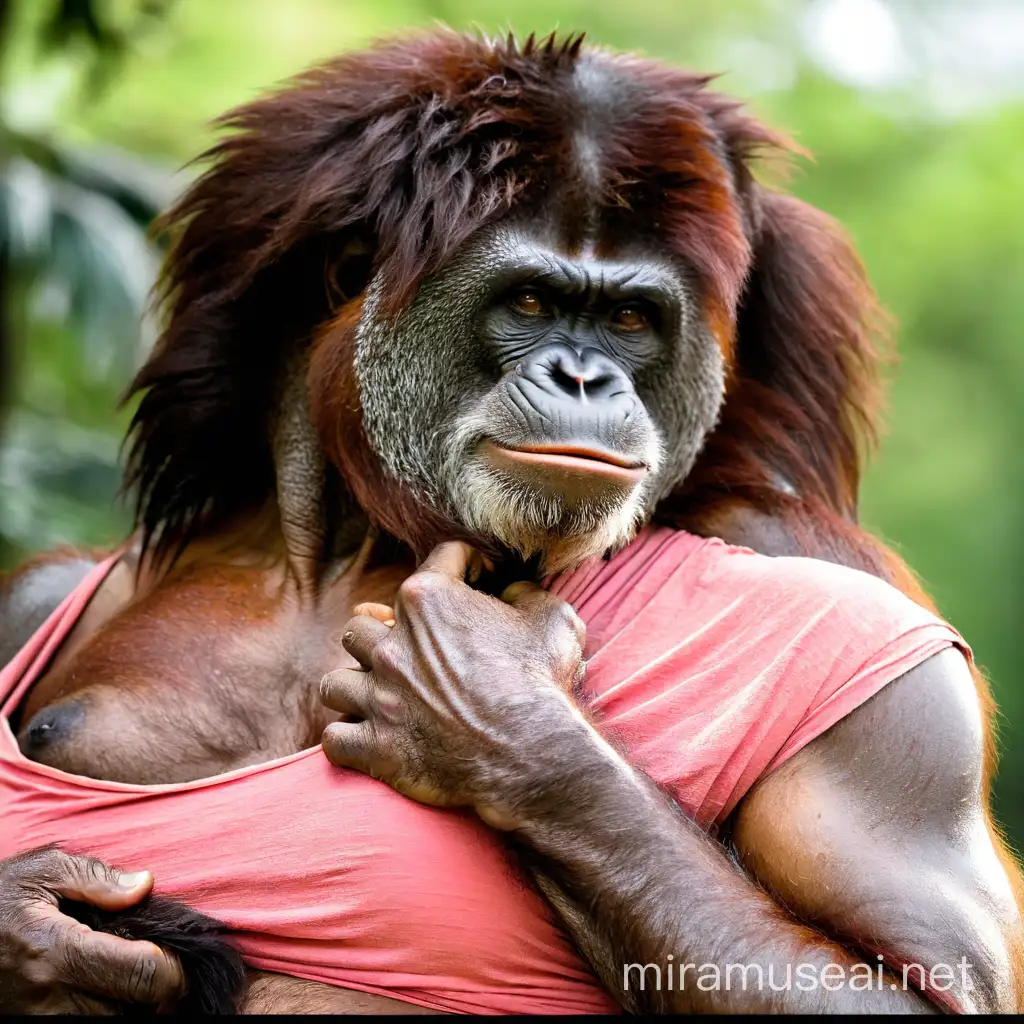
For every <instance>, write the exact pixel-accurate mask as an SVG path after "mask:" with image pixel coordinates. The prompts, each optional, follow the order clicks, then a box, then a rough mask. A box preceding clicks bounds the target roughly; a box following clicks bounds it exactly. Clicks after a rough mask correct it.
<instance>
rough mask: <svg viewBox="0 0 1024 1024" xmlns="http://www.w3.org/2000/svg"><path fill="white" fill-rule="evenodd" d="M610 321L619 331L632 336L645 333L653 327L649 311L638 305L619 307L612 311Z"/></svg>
mask: <svg viewBox="0 0 1024 1024" xmlns="http://www.w3.org/2000/svg"><path fill="white" fill-rule="evenodd" d="M609 319H610V320H611V322H612V324H613V325H614V326H615V327H616V328H617V329H618V330H620V331H626V332H627V333H630V334H633V333H636V332H637V331H645V330H647V328H648V327H650V326H651V318H650V316H648V314H647V311H646V310H645V309H643V308H642V307H641V306H636V305H628V304H627V305H624V306H618V307H617V308H615V309H613V310H612V313H611V317H610V318H609Z"/></svg>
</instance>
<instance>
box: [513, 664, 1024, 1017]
mask: <svg viewBox="0 0 1024 1024" xmlns="http://www.w3.org/2000/svg"><path fill="white" fill-rule="evenodd" d="M592 749H593V752H592V753H590V754H588V753H587V752H586V742H585V741H581V742H580V743H579V745H578V751H579V752H578V754H577V757H578V758H579V759H580V761H581V762H583V763H584V764H585V765H586V768H585V770H577V772H576V773H575V777H574V780H573V781H572V782H571V783H570V781H569V780H565V784H566V785H571V790H570V791H569V793H568V794H567V797H568V798H567V799H565V798H564V799H563V800H562V801H561V802H560V804H559V805H558V806H557V807H556V808H554V809H553V810H552V811H551V812H549V813H546V814H543V815H540V816H538V818H537V819H536V820H533V821H530V822H528V823H526V824H525V825H524V826H523V827H522V828H520V829H519V830H518V836H519V838H520V840H521V841H522V842H524V843H525V844H526V846H527V847H528V849H530V850H531V851H532V852H533V854H534V855H536V856H537V857H538V858H539V863H540V865H541V867H542V869H543V871H544V872H545V873H546V874H547V875H548V876H549V877H550V878H551V879H553V880H555V883H556V887H557V888H553V889H552V891H551V892H550V893H549V895H551V896H552V898H553V902H554V903H555V906H556V907H557V908H558V909H559V910H560V912H561V913H562V914H563V916H564V918H565V920H566V923H567V925H568V926H569V928H570V930H571V931H572V932H573V933H574V934H575V935H576V936H577V938H578V941H580V942H581V944H582V945H584V946H585V947H586V952H587V953H588V954H589V955H590V957H591V959H592V960H593V962H594V963H595V966H596V967H597V968H598V970H599V971H600V973H601V974H602V977H603V980H604V981H605V983H606V985H608V987H609V988H610V989H611V991H613V992H615V993H616V994H617V995H620V996H623V997H624V1004H625V1005H626V1006H627V1007H629V1008H631V1009H634V1010H638V1011H654V1012H658V1011H661V1012H664V1011H709V1010H717V1011H729V1012H736V1011H744V1010H746V1011H752V1012H757V1011H761V1012H765V1011H772V1012H857V1011H861V1012H887V1011H898V1012H899V1011H902V1012H927V1011H928V1010H930V1009H933V1008H934V1004H938V1005H940V1006H944V1007H945V1008H949V1009H953V1008H961V1009H965V1010H980V1011H995V1010H1001V1011H1004V1012H1013V1011H1015V1010H1017V1009H1018V998H1017V994H1016V993H1015V991H1014V977H1013V975H1014V972H1015V970H1018V969H1019V968H1020V934H1021V923H1020V919H1019V915H1018V911H1017V908H1016V905H1015V903H1014V900H1013V896H1012V893H1011V891H1010V887H1009V883H1008V881H1007V878H1006V875H1005V874H1004V872H1003V870H1002V868H1001V866H1000V863H999V860H998V858H997V856H996V852H995V849H994V847H993V844H992V842H991V839H990V837H989V833H988V829H987V824H986V820H985V814H984V807H983V799H982V792H981V779H982V776H981V756H982V751H981V723H980V716H979V713H978V710H977V702H976V698H975V692H974V687H973V684H972V680H971V677H970V674H969V672H968V670H967V667H966V664H965V662H964V661H963V658H962V656H961V655H960V654H959V652H957V651H955V650H949V651H946V652H944V653H942V654H940V655H937V656H935V657H934V658H932V659H930V660H929V661H928V662H926V663H924V664H923V665H921V666H919V667H918V668H917V669H914V670H913V671H912V672H909V673H907V674H906V675H905V676H903V677H902V678H901V679H900V680H897V681H896V682H894V683H892V684H890V686H888V687H887V688H886V689H885V690H883V691H882V692H881V693H879V694H878V695H877V696H876V697H874V698H873V699H872V700H870V701H868V702H867V703H866V704H865V705H864V706H863V707H861V708H860V709H859V710H857V711H856V712H854V713H853V714H851V715H850V716H849V717H848V718H847V719H845V720H844V721H842V722H840V723H839V724H838V725H837V726H835V727H834V728H833V729H832V730H830V731H829V732H828V733H826V734H825V735H824V736H822V737H820V738H819V739H818V740H816V741H815V742H814V743H812V744H810V745H808V746H807V747H806V748H805V749H804V750H803V751H801V752H800V753H798V754H797V755H796V756H795V757H793V758H792V759H791V760H790V761H789V762H788V763H787V764H785V765H783V766H782V767H781V768H780V769H779V770H777V771H776V772H774V773H773V774H772V775H770V776H769V777H767V778H766V779H764V780H763V781H762V782H761V783H760V784H759V785H758V786H757V787H756V788H755V789H754V790H753V791H752V792H751V793H750V794H749V795H748V796H747V798H746V799H745V800H744V801H743V803H742V804H741V805H740V807H739V809H738V811H737V813H736V816H735V827H734V842H735V848H736V852H737V855H738V860H739V862H740V864H737V863H735V862H734V861H733V860H731V859H730V858H729V857H728V856H727V855H726V852H725V850H724V849H723V848H722V847H721V846H720V845H719V844H717V843H715V842H713V841H712V840H710V839H709V838H707V837H706V836H705V835H704V834H703V833H702V832H701V831H700V830H699V829H698V828H697V827H696V826H695V825H693V824H692V823H691V822H690V821H688V820H687V819H685V818H684V817H683V816H681V815H680V814H678V813H676V812H674V811H673V809H672V808H671V807H670V806H669V803H668V801H667V800H666V799H665V798H664V797H663V796H662V795H661V794H660V793H659V792H658V791H657V790H655V789H654V787H653V786H651V785H650V784H649V783H647V782H646V780H644V779H643V778H642V777H640V776H639V775H638V774H636V773H634V772H632V771H625V770H623V768H622V766H621V765H616V764H614V763H613V762H612V760H611V759H610V758H608V757H607V756H602V755H597V756H595V755H596V752H597V751H598V750H599V748H598V747H597V745H593V748H592ZM578 767H583V765H579V766H578ZM740 865H742V867H741V866H740ZM669 954H672V955H673V959H674V965H675V975H676V979H677V981H676V991H673V992H669V991H665V987H666V986H665V983H664V982H665V977H667V965H668V963H669V962H670V961H669V960H668V959H667V958H668V955H669ZM877 954H882V955H883V956H884V962H885V964H886V965H887V966H888V967H890V968H892V973H891V974H887V975H886V976H885V977H884V981H883V982H882V983H881V985H880V983H879V975H878V970H877V965H878V959H877ZM964 958H966V963H967V965H969V966H967V968H966V985H965V983H964V981H965V973H964V967H963V966H962V964H963V961H964ZM864 961H866V962H868V963H869V964H870V965H871V966H872V968H873V975H874V977H873V980H872V987H871V989H870V990H868V989H867V987H866V982H865V978H866V976H867V971H866V970H865V969H864V968H859V969H858V972H859V974H860V981H859V982H854V984H852V985H851V984H850V983H849V981H845V982H844V981H843V980H841V979H842V978H843V977H845V978H846V979H850V978H851V971H850V969H851V968H852V967H853V966H854V964H856V963H858V962H864ZM631 963H639V964H657V965H659V967H660V969H661V972H662V975H663V986H662V991H660V992H658V991H656V990H654V987H653V984H652V982H653V980H654V972H653V971H651V970H648V971H647V975H646V979H645V982H646V984H645V987H644V990H643V991H640V990H639V981H640V979H639V970H638V969H634V970H633V971H632V972H631V981H630V989H629V991H628V992H624V973H623V972H624V965H626V964H631ZM685 964H694V965H697V966H696V967H695V968H693V969H691V970H690V971H688V972H687V973H686V974H685V976H684V982H685V984H684V986H683V987H682V988H681V989H680V987H679V983H678V978H679V971H680V970H681V969H683V968H681V966H680V965H685ZM705 964H711V965H715V967H716V968H717V973H718V975H719V977H720V984H719V985H717V986H714V987H712V986H713V982H714V977H715V974H716V971H715V970H713V969H711V968H705V969H704V971H703V973H704V975H705V977H706V978H708V979H709V980H707V981H706V982H705V985H706V986H707V988H708V990H707V991H702V990H701V988H700V985H699V984H698V977H699V972H698V968H700V967H701V965H705ZM728 964H734V965H749V966H747V967H746V970H743V969H742V968H734V969H733V971H732V972H728V971H727V965H728ZM800 964H808V965H812V966H811V967H809V968H804V972H805V974H804V977H806V978H813V979H822V980H821V981H820V983H819V982H815V983H814V984H813V987H812V984H811V983H810V982H809V981H808V982H805V988H806V989H807V990H806V991H801V990H799V987H798V985H797V981H798V979H799V977H800V975H799V974H797V973H794V976H793V982H792V983H791V984H790V986H789V987H788V990H786V991H777V992H775V991H771V990H770V988H769V985H768V982H769V979H770V978H773V979H774V981H775V984H776V986H777V987H786V986H785V979H786V978H787V970H788V969H792V970H793V971H794V972H796V970H797V965H800ZM830 964H833V965H838V966H837V967H831V968H829V967H828V965H830ZM905 964H920V965H922V967H923V968H924V970H925V971H932V970H933V969H935V973H934V975H932V979H933V982H934V984H932V983H930V982H929V981H928V978H927V976H926V978H925V984H926V985H927V987H928V989H929V995H930V999H931V1001H928V1000H926V999H924V998H922V997H921V996H920V995H919V994H918V993H917V992H916V991H913V990H910V991H904V990H903V984H902V980H903V965H905ZM937 965H949V967H950V968H952V970H950V971H946V970H944V969H942V968H941V967H937ZM826 968H828V971H827V973H826V974H824V975H823V973H822V972H823V971H824V970H825V969H826ZM840 968H841V969H842V974H840ZM769 971H770V972H771V973H769ZM759 977H760V978H763V979H764V980H763V984H759V983H758V981H757V979H758V978H759ZM727 978H728V979H729V980H730V982H731V984H730V986H729V988H728V990H727V989H726V980H727ZM744 978H745V979H746V985H745V988H744V987H743V980H744ZM909 982H910V984H911V985H912V986H913V985H914V984H915V982H916V983H917V984H920V981H919V972H917V971H916V970H914V969H911V970H910V972H909ZM858 986H859V987H861V988H863V989H864V990H861V991H859V990H857V987H858ZM893 986H895V987H893ZM947 988H948V991H945V992H942V991H939V989H947ZM830 989H833V990H830Z"/></svg>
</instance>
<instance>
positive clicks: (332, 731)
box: [320, 722, 397, 779]
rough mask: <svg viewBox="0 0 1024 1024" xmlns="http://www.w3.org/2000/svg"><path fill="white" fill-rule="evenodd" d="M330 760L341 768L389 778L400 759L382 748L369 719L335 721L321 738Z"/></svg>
mask: <svg viewBox="0 0 1024 1024" xmlns="http://www.w3.org/2000/svg"><path fill="white" fill-rule="evenodd" d="M320 743H321V745H322V746H323V749H324V753H325V754H326V755H327V760H328V761H330V762H331V764H336V765H338V767H339V768H354V769H355V770H356V771H357V772H363V773H365V774H366V775H370V776H372V777H373V778H375V779H389V778H391V777H392V776H393V775H394V774H395V769H396V768H397V762H396V761H395V760H394V759H393V758H392V757H390V756H389V755H388V754H387V752H386V751H385V750H383V749H382V747H381V744H380V741H379V739H378V736H377V733H376V731H375V730H374V729H373V727H372V725H371V724H370V723H369V722H335V723H333V724H332V725H329V726H327V728H326V729H324V732H323V736H322V737H321V739H320Z"/></svg>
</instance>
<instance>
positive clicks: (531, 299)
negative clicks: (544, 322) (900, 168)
mask: <svg viewBox="0 0 1024 1024" xmlns="http://www.w3.org/2000/svg"><path fill="white" fill-rule="evenodd" d="M512 305H513V306H515V308H516V309H517V310H518V311H519V312H520V313H525V314H526V315H527V316H541V315H542V314H543V313H546V312H547V311H548V307H547V304H546V303H545V302H544V299H543V297H542V296H541V294H540V292H538V291H536V290H535V289H533V288H522V289H520V290H519V291H517V292H516V293H515V295H514V296H513V297H512Z"/></svg>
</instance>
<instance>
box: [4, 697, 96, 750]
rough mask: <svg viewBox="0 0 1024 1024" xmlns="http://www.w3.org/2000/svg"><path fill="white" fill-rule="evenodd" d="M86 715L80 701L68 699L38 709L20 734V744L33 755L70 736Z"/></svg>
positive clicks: (22, 748)
mask: <svg viewBox="0 0 1024 1024" xmlns="http://www.w3.org/2000/svg"><path fill="white" fill-rule="evenodd" d="M84 717H85V708H84V707H83V706H82V704H81V702H80V701H77V700H68V701H62V702H61V703H59V704H52V705H50V706H49V707H46V708H43V709H42V710H40V711H37V712H36V713H35V714H34V715H33V716H32V718H31V720H30V721H29V722H28V724H27V725H26V726H25V727H24V728H23V729H22V730H21V732H20V733H19V734H18V746H19V747H20V748H21V752H22V753H23V754H24V755H25V756H26V757H33V755H38V754H39V753H40V752H42V751H44V750H46V749H47V748H48V747H52V746H53V745H54V744H55V743H59V742H60V741H61V740H62V739H65V738H66V737H67V736H69V735H70V734H71V733H72V732H73V731H74V729H75V726H77V725H78V723H79V722H80V721H81V720H82V719H83V718H84Z"/></svg>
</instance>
